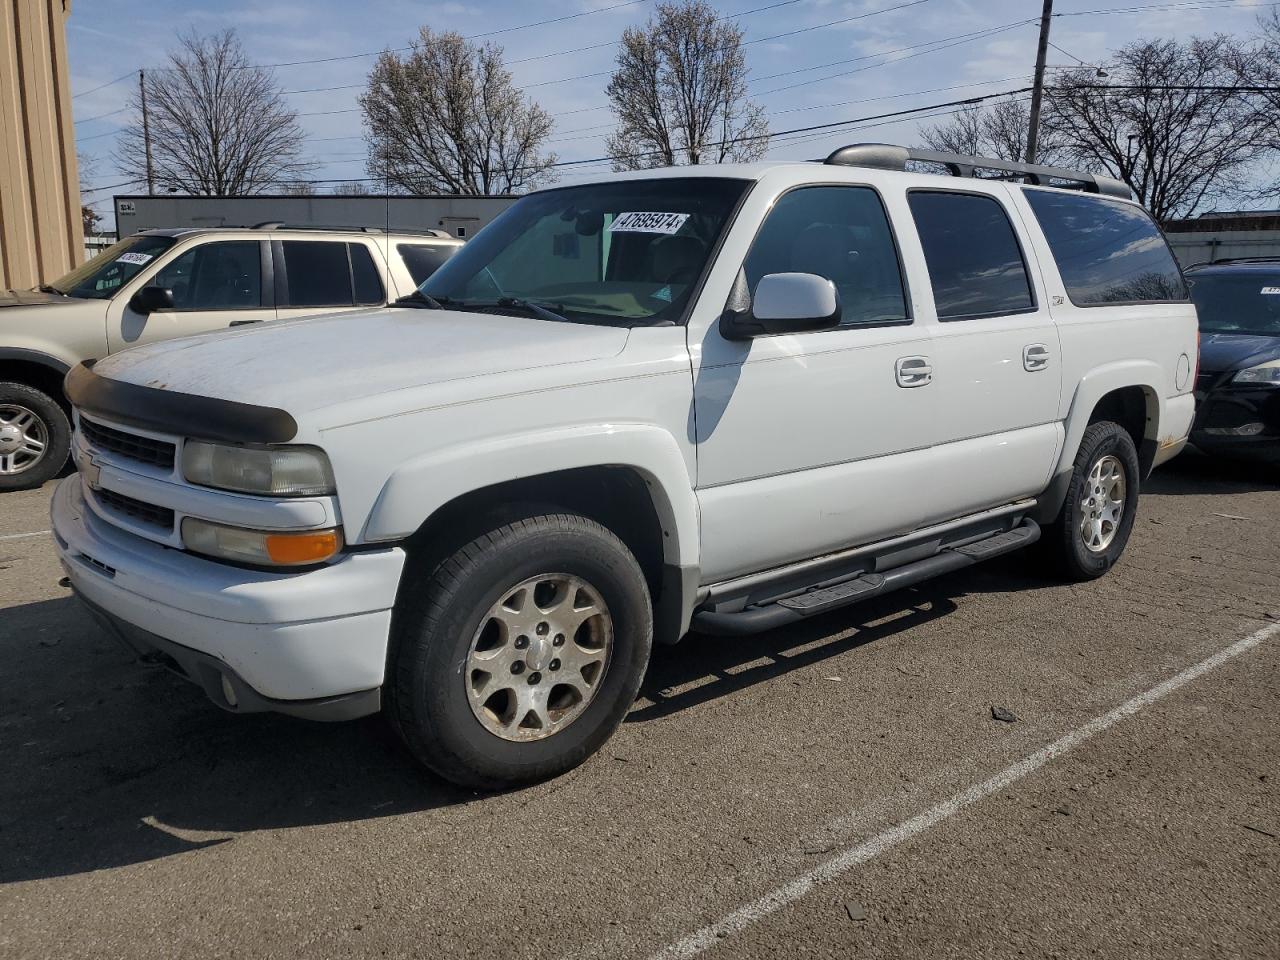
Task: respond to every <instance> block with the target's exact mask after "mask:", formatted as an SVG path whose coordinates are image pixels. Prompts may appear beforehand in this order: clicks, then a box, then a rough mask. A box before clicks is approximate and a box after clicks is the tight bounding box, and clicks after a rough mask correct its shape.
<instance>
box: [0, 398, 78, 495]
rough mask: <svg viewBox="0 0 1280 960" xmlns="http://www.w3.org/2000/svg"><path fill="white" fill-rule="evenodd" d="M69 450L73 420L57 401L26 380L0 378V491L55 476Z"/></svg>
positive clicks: (23, 486) (14, 488)
mask: <svg viewBox="0 0 1280 960" xmlns="http://www.w3.org/2000/svg"><path fill="white" fill-rule="evenodd" d="M70 450H71V423H70V422H69V421H68V420H67V415H66V413H65V412H64V411H63V409H62V407H61V406H59V404H58V401H56V400H54V399H53V397H51V396H49V395H48V394H46V393H44V392H42V391H40V390H37V389H36V388H35V387H29V386H27V385H26V384H25V383H12V382H0V492H4V491H8V490H29V489H31V488H33V487H38V486H40V485H41V484H43V483H45V482H46V481H48V480H52V479H53V478H54V477H56V476H57V475H58V471H60V470H61V469H62V468H63V467H64V466H65V465H66V462H67V454H68V453H69V452H70Z"/></svg>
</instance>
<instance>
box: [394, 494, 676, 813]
mask: <svg viewBox="0 0 1280 960" xmlns="http://www.w3.org/2000/svg"><path fill="white" fill-rule="evenodd" d="M405 577H406V580H405V582H404V584H403V585H402V587H401V599H400V601H399V603H398V605H397V610H396V628H395V636H394V638H393V640H394V644H395V646H394V647H393V651H392V657H391V663H390V664H389V665H388V671H387V680H386V685H387V690H386V693H387V715H388V718H389V719H390V720H391V722H392V725H393V726H394V727H395V728H396V729H397V731H398V732H399V733H400V735H401V737H402V738H403V740H404V742H405V743H406V745H407V746H408V747H409V750H410V751H411V752H412V753H413V754H414V756H415V757H417V758H418V759H419V760H420V761H421V762H422V763H424V764H426V765H427V766H428V767H430V768H431V769H432V770H434V771H435V772H436V773H438V774H439V775H440V776H442V777H444V778H445V779H446V780H450V781H452V782H454V783H456V784H459V785H461V786H466V787H475V788H481V789H502V788H506V787H514V786H521V785H524V784H529V783H536V782H538V781H540V780H546V779H548V778H550V777H554V776H557V775H559V774H561V773H564V772H566V771H568V770H570V769H572V768H573V767H576V766H577V765H578V764H580V763H581V762H582V761H583V760H585V759H586V758H587V757H589V756H590V755H591V754H592V753H594V752H595V751H596V750H597V749H599V748H600V746H601V745H603V744H604V742H605V741H606V740H608V739H609V737H610V736H612V734H613V732H614V731H615V730H616V729H617V727H618V725H619V724H620V723H621V722H622V719H623V717H624V716H625V715H626V712H627V710H628V709H629V708H630V706H631V704H632V703H633V702H634V700H635V698H636V694H637V692H638V691H639V689H640V683H641V680H642V679H643V677H644V671H645V668H646V666H647V665H648V662H649V653H650V649H651V646H652V642H653V613H652V609H651V605H650V599H649V591H648V586H647V584H646V582H645V578H644V574H643V573H642V571H641V570H640V566H639V564H638V563H636V560H635V558H634V557H633V556H632V555H631V553H630V551H628V550H627V548H626V547H625V546H624V545H623V544H622V542H621V541H620V540H619V539H618V538H617V537H616V536H614V535H613V533H611V532H610V531H609V530H608V529H606V528H605V527H603V526H601V525H600V524H598V523H596V522H595V521H593V520H589V519H587V518H586V517H582V516H578V515H575V514H543V515H537V516H530V517H526V518H524V519H520V520H516V521H513V522H510V523H505V524H503V525H501V526H496V527H495V528H494V529H492V530H490V531H489V532H488V533H485V534H483V535H481V536H478V537H476V538H475V539H473V540H472V541H471V542H469V543H467V544H466V545H465V546H462V547H460V548H459V549H457V550H456V551H454V552H453V553H452V555H451V556H449V557H447V558H446V559H445V560H443V561H442V562H438V563H435V564H432V563H429V562H426V561H423V562H422V563H421V564H420V565H418V566H417V568H416V569H414V568H413V567H412V566H411V567H410V568H409V569H407V570H406V572H405Z"/></svg>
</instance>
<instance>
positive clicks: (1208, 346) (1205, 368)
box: [1200, 333, 1280, 373]
mask: <svg viewBox="0 0 1280 960" xmlns="http://www.w3.org/2000/svg"><path fill="white" fill-rule="evenodd" d="M1277 357H1280V337H1265V336H1258V335H1256V334H1246V333H1207V334H1205V335H1204V336H1203V337H1202V338H1201V340H1200V369H1201V371H1202V372H1204V373H1225V372H1226V371H1228V370H1241V369H1244V368H1245V367H1252V366H1256V365H1257V364H1259V363H1266V362H1267V361H1268V360H1274V359H1276V358H1277Z"/></svg>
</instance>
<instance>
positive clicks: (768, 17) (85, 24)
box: [67, 0, 1276, 210]
mask: <svg viewBox="0 0 1280 960" xmlns="http://www.w3.org/2000/svg"><path fill="white" fill-rule="evenodd" d="M775 2H776V0H716V2H715V6H716V7H717V9H719V10H720V11H721V13H722V14H723V15H726V16H728V15H734V14H740V15H739V16H738V17H737V19H738V22H739V24H740V25H741V26H742V27H743V28H744V30H745V32H746V40H747V42H748V46H747V47H746V50H747V57H748V63H749V64H750V67H751V81H750V83H749V90H750V91H751V94H752V96H753V97H754V98H755V99H757V101H758V102H759V103H760V104H761V105H762V106H764V107H765V109H766V111H767V112H768V113H769V115H770V123H771V126H772V128H773V129H774V130H775V131H776V130H783V129H789V128H795V127H803V126H809V125H812V124H821V123H829V122H832V121H837V120H846V119H856V118H861V117H867V116H870V115H872V114H879V113H884V112H888V111H891V110H901V109H906V108H910V107H916V106H924V105H928V104H933V103H941V102H944V101H948V100H955V99H959V98H963V97H969V96H975V95H977V94H981V93H992V92H997V91H1001V90H1008V89H1012V88H1016V87H1021V86H1025V85H1026V84H1027V83H1028V81H1029V76H1030V74H1031V70H1032V66H1033V63H1034V59H1035V40H1036V31H1037V23H1036V22H1032V21H1038V18H1039V14H1040V8H1041V0H916V2H909V0H792V2H790V3H787V4H785V5H782V6H778V7H775V8H774V9H769V10H762V11H760V12H757V13H744V11H751V10H755V9H756V8H759V7H766V6H771V5H772V4H773V3H775ZM900 6H901V9H897V10H893V9H891V8H894V7H900ZM1274 6H1276V4H1274V3H1264V2H1262V0H1181V2H1179V0H1164V2H1162V0H1129V2H1124V0H1056V2H1055V12H1056V13H1059V14H1064V15H1063V16H1058V17H1056V18H1055V20H1054V23H1053V32H1052V35H1051V38H1052V41H1053V42H1054V43H1055V44H1056V45H1057V46H1058V47H1060V48H1061V50H1058V49H1052V48H1051V49H1050V51H1049V63H1050V64H1061V65H1066V64H1072V63H1075V62H1076V61H1077V60H1082V61H1085V62H1087V63H1091V64H1098V63H1101V64H1105V63H1106V61H1107V59H1108V56H1109V54H1110V51H1112V50H1113V49H1115V48H1116V47H1118V46H1121V45H1123V44H1124V43H1126V42H1128V41H1129V40H1132V39H1135V38H1138V37H1150V36H1157V35H1158V36H1174V37H1186V36H1189V35H1191V34H1206V33H1212V32H1215V31H1221V32H1226V33H1238V34H1247V33H1250V32H1252V30H1253V27H1254V22H1255V18H1256V17H1257V15H1258V13H1259V12H1262V11H1265V10H1268V9H1270V8H1271V7H1274ZM653 7H654V0H633V2H630V3H626V2H624V0H548V2H543V3H536V4H534V3H518V2H513V0H498V2H490V3H486V2H465V0H450V2H445V3H417V2H410V0H364V2H351V0H275V2H271V0H259V2H256V3H254V2H247V0H203V2H186V0H171V2H170V3H167V4H165V5H163V10H164V12H163V15H159V14H158V9H159V8H158V7H157V5H156V3H155V2H154V0H147V2H143V0H93V2H88V0H80V2H78V3H75V4H73V5H72V8H71V9H72V13H71V17H70V20H69V21H68V31H67V38H68V45H69V48H70V60H71V75H72V90H73V94H76V96H75V99H74V101H73V104H74V108H75V117H76V120H77V124H76V132H77V137H78V138H79V142H80V149H81V152H82V154H85V155H87V156H88V157H90V158H91V159H92V161H93V162H92V164H91V167H90V170H91V175H90V176H89V177H88V181H89V185H90V186H104V185H107V186H109V185H111V184H115V183H118V182H119V181H120V180H121V179H123V178H122V177H121V176H120V175H119V173H118V171H117V170H116V169H115V164H114V161H113V160H112V157H111V152H112V144H113V143H114V139H115V137H114V131H116V130H117V129H118V128H119V126H121V125H123V124H124V123H126V122H127V121H128V119H129V116H128V113H127V112H114V111H119V110H120V108H121V107H123V105H124V103H125V101H126V97H127V96H128V93H129V90H130V82H135V83H136V79H134V80H132V81H129V80H126V81H124V82H120V83H116V84H112V85H110V86H105V87H102V88H101V89H97V90H94V89H93V88H94V87H98V86H99V85H101V84H106V83H108V81H111V80H114V79H115V78H117V77H120V76H121V75H122V74H125V73H126V72H128V71H131V70H133V71H136V70H137V69H138V68H144V67H151V66H160V65H163V63H164V61H165V51H166V50H167V49H168V48H169V47H170V46H171V45H172V43H173V38H174V35H175V34H176V33H177V32H178V31H179V30H185V29H187V28H189V27H194V28H195V29H197V30H199V31H202V32H210V31H215V30H221V29H224V28H227V27H232V28H235V29H236V30H237V31H238V32H239V33H240V36H241V38H242V40H243V42H244V45H245V48H246V50H247V52H248V54H249V56H250V58H252V59H253V60H254V61H255V62H258V63H263V64H278V63H281V62H284V61H294V60H314V59H319V58H332V57H349V55H351V54H363V53H370V52H376V51H379V50H382V49H384V48H387V47H393V48H394V47H403V46H405V45H407V44H408V43H409V41H410V40H411V39H412V38H413V37H414V36H416V34H417V29H418V27H419V25H421V24H428V25H430V26H431V27H432V28H433V29H437V30H456V31H458V32H459V33H462V34H463V35H466V36H476V35H479V34H485V33H489V32H491V31H503V32H500V33H496V34H493V35H491V36H488V37H484V38H483V39H485V40H489V41H492V42H495V43H498V44H500V45H501V46H502V47H503V48H504V50H505V52H506V57H507V62H508V64H509V65H510V67H511V71H512V73H513V75H514V77H515V81H516V83H517V85H519V86H522V87H524V88H525V90H526V91H527V92H528V93H529V94H530V95H531V96H533V97H534V98H535V99H537V100H538V102H540V103H541V104H542V105H543V106H544V107H545V108H546V109H547V110H548V111H549V112H550V113H551V114H552V116H553V117H555V119H556V129H555V131H554V132H553V134H552V138H553V142H552V143H551V144H550V145H549V147H550V149H553V150H554V151H555V152H556V154H557V155H558V157H559V159H561V160H578V159H589V158H595V157H600V156H602V155H603V154H604V152H605V147H604V141H605V138H606V137H607V136H608V134H609V132H610V127H611V124H610V119H611V115H610V113H609V111H608V110H607V109H605V107H606V99H605V95H604V88H605V85H606V83H607V82H608V76H607V74H608V71H609V70H610V67H611V66H612V63H613V57H614V55H615V52H616V50H615V47H614V46H613V43H614V42H615V41H616V40H617V39H618V37H619V35H620V34H621V32H622V30H623V29H624V28H625V27H627V26H629V25H632V24H639V23H643V22H644V21H645V20H646V19H647V18H648V17H649V16H650V15H651V12H652V9H653ZM1143 7H1145V8H1149V9H1140V8H1143ZM880 11H885V12H880ZM573 14H588V15H585V16H575V17H573V18H572V19H569V20H565V21H563V22H560V23H555V24H547V25H543V26H530V27H526V28H522V29H507V28H513V27H515V28H519V27H521V26H522V25H525V24H529V23H531V22H533V21H540V20H545V19H549V18H553V17H564V16H569V15H573ZM867 14H871V15H870V16H867ZM853 18H858V19H853ZM947 38H954V39H947ZM581 48H590V49H581ZM373 59H374V58H373V56H361V57H354V58H350V59H341V60H335V61H332V62H327V63H309V64H300V65H296V66H278V67H275V71H276V75H277V77H278V79H279V81H280V83H281V85H282V87H283V88H284V89H285V90H286V91H299V92H290V93H289V94H288V100H289V101H290V102H291V103H292V104H293V105H294V106H295V108H296V109H297V110H298V112H299V114H301V123H302V125H303V128H304V130H305V131H306V134H307V137H308V140H307V153H308V158H309V159H310V160H312V161H314V162H315V163H317V164H318V166H317V169H316V170H315V172H314V173H312V174H311V176H312V177H315V178H326V179H328V178H352V179H357V178H360V177H363V176H365V171H364V163H363V157H364V149H363V147H364V145H363V142H362V140H361V139H360V134H361V123H360V113H359V111H358V108H357V105H356V96H357V95H358V93H359V90H358V89H338V90H313V88H327V87H342V86H346V85H358V84H361V83H362V82H363V81H364V79H365V76H366V74H367V72H368V70H369V67H370V66H371V65H372V63H373ZM839 61H846V62H843V63H839ZM823 64H833V65H832V66H829V67H822V66H821V65H823ZM568 78H581V79H568ZM302 91H312V92H302ZM922 122H923V123H928V122H936V121H929V120H924V121H921V120H919V119H915V118H910V119H902V120H895V121H892V122H888V123H880V124H879V125H877V126H868V127H865V128H864V129H862V130H846V131H835V132H826V133H819V134H816V135H813V136H807V137H803V138H801V137H796V138H794V139H792V140H779V141H777V142H775V143H774V144H773V146H772V147H771V150H770V153H769V157H771V158H778V159H787V158H805V157H813V156H819V155H823V154H825V153H826V152H828V151H829V150H830V149H831V148H833V147H835V146H838V145H840V144H843V143H849V142H856V141H859V140H885V141H893V142H904V143H911V142H917V141H918V132H917V131H918V128H919V126H920V125H921V123H922ZM603 169H607V165H603V164H602V165H595V166H587V167H583V168H573V167H570V168H565V169H564V170H563V171H562V181H563V182H567V181H571V180H573V179H578V178H581V177H584V176H589V175H591V174H592V173H597V172H599V171H601V170H603ZM109 197H110V192H109V191H107V192H103V193H100V194H96V195H94V198H93V199H94V202H95V205H97V206H98V209H99V210H102V209H104V204H105V205H109Z"/></svg>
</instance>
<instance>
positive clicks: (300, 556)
mask: <svg viewBox="0 0 1280 960" xmlns="http://www.w3.org/2000/svg"><path fill="white" fill-rule="evenodd" d="M341 549H342V537H341V535H339V533H338V531H337V530H318V531H316V532H314V533H272V534H268V535H267V555H268V556H269V557H271V562H272V563H283V564H292V563H319V562H320V561H321V560H328V559H329V558H330V557H332V556H333V555H334V554H335V553H337V552H338V551H339V550H341Z"/></svg>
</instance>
